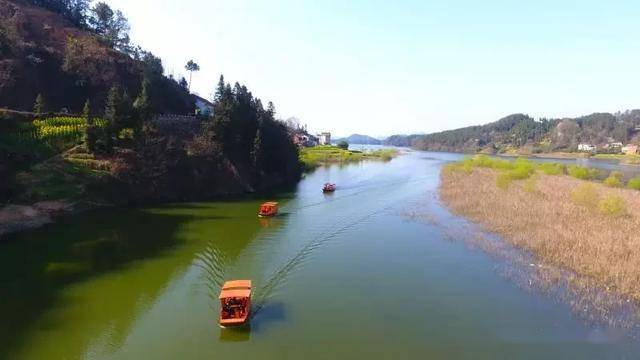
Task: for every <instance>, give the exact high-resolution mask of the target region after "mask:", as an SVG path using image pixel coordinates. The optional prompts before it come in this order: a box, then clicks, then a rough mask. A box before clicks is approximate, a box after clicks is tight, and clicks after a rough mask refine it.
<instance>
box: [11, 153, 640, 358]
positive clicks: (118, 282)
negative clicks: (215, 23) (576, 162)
mask: <svg viewBox="0 0 640 360" xmlns="http://www.w3.org/2000/svg"><path fill="white" fill-rule="evenodd" d="M459 158H460V156H459V155H455V154H436V153H421V152H411V153H409V154H407V155H404V156H401V157H399V158H397V159H395V160H393V161H391V162H389V163H378V162H370V163H360V164H350V165H346V166H342V167H339V166H331V167H326V168H320V169H317V170H316V171H315V172H313V173H311V174H308V175H307V176H306V178H305V179H304V180H303V181H302V182H301V183H300V184H299V186H298V188H297V190H296V191H295V193H294V194H283V195H282V196H275V197H274V199H268V200H277V201H279V202H280V204H281V213H280V215H279V216H278V217H275V218H272V219H259V218H257V216H256V210H257V208H258V206H259V204H260V203H261V202H262V200H267V199H256V200H251V199H248V200H244V201H235V202H224V203H223V202H221V203H203V204H177V205H168V206H162V207H157V208H152V209H138V210H135V209H133V210H132V209H128V210H122V209H110V210H106V211H102V212H99V213H94V214H87V215H84V216H80V217H76V218H74V219H68V220H66V221H64V222H62V223H59V224H56V225H52V226H48V227H46V228H43V229H41V230H38V231H35V232H31V233H28V234H21V235H17V236H14V238H13V239H12V241H10V242H7V243H3V244H0V270H1V271H0V285H1V286H0V316H2V318H3V319H4V320H5V321H3V322H2V324H0V358H8V359H48V358H51V359H63V358H69V359H79V358H88V359H140V358H152V359H178V358H179V359H202V358H261V359H283V358H295V359H299V358H307V359H325V358H347V357H350V358H407V357H415V356H419V357H429V358H447V359H453V358H487V359H494V358H518V357H522V356H521V355H522V354H526V355H527V356H526V357H528V358H584V359H589V358H592V359H599V358H606V357H609V358H612V357H613V358H619V357H624V356H627V357H629V356H628V355H629V354H635V353H637V351H638V350H639V349H638V346H637V343H635V342H632V341H630V340H628V339H626V338H625V337H624V336H623V337H620V336H612V335H610V334H611V333H612V332H610V331H608V330H610V329H606V328H602V327H593V326H592V325H589V324H585V323H583V322H582V321H581V318H580V317H577V316H575V315H573V313H572V312H571V308H570V307H569V306H567V305H565V304H562V303H557V302H554V301H551V300H550V299H548V298H546V297H545V296H541V295H540V294H537V293H533V292H527V291H523V290H522V289H521V288H519V287H518V286H517V285H516V284H514V283H513V282H511V281H506V280H505V279H504V278H503V277H501V276H500V275H499V274H498V273H497V272H496V262H495V260H494V259H492V258H491V257H488V256H486V255H485V253H484V252H482V251H477V250H474V249H469V247H467V246H464V245H461V244H460V242H458V241H449V240H448V238H449V237H454V238H458V237H464V236H467V235H468V234H466V233H465V234H460V233H459V232H451V231H450V229H451V227H452V226H453V227H456V224H457V223H458V222H460V221H462V222H464V220H463V219H459V218H455V217H453V216H452V215H451V214H449V213H448V212H447V211H446V209H443V208H442V207H441V205H440V204H439V202H438V201H437V196H435V194H436V193H437V186H438V181H439V169H440V167H441V166H442V164H443V163H445V162H447V161H450V160H455V159H459ZM328 181H330V182H334V183H336V184H337V185H338V190H337V191H336V192H335V193H333V194H323V193H322V191H321V189H322V185H323V184H324V183H325V182H328ZM416 201H417V202H419V203H421V204H422V203H425V202H426V208H427V210H426V212H425V211H423V212H421V213H420V215H418V213H417V212H416V213H415V214H416V215H415V216H424V218H428V219H433V221H426V222H425V221H412V220H410V219H407V217H406V216H404V215H401V214H405V213H407V212H408V211H409V212H410V211H411V209H410V204H412V203H415V202H416ZM456 229H458V230H459V231H463V232H464V231H465V228H464V227H456ZM454 240H455V239H454ZM230 279H252V280H253V284H254V298H253V304H254V308H253V317H252V319H251V326H250V327H245V328H239V329H220V328H219V327H218V314H219V310H220V304H219V301H218V299H217V297H218V295H219V291H220V287H221V285H222V283H223V282H224V281H226V280H230ZM594 334H596V335H594ZM602 334H606V335H604V336H603V335H602ZM594 339H597V341H598V343H597V344H595V343H594Z"/></svg>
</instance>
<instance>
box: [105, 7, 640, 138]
mask: <svg viewBox="0 0 640 360" xmlns="http://www.w3.org/2000/svg"><path fill="white" fill-rule="evenodd" d="M107 2H108V3H109V4H110V5H112V6H113V7H115V8H117V9H120V10H122V11H123V12H124V13H125V15H126V16H127V17H128V18H129V21H130V23H131V35H132V40H133V42H135V43H137V44H139V45H141V46H142V47H143V48H145V49H148V50H150V51H152V52H153V53H155V54H156V55H158V56H160V57H161V58H162V60H163V62H164V64H165V68H166V69H167V71H168V72H169V73H173V74H174V75H175V76H177V77H179V76H183V75H184V76H187V74H186V71H185V70H184V65H185V64H186V62H187V60H189V59H194V60H196V62H197V63H198V64H199V65H200V67H201V71H200V72H198V73H195V74H194V78H193V86H192V90H193V91H194V92H196V93H198V94H200V95H201V96H203V97H206V98H210V97H211V95H212V93H213V90H214V87H215V85H216V83H217V81H218V77H219V75H220V74H224V75H225V79H226V80H228V81H231V82H236V81H238V82H240V83H243V84H245V85H247V86H248V87H249V88H250V89H252V90H253V91H254V95H256V96H258V97H260V98H261V99H263V101H264V102H266V101H269V100H271V101H273V102H274V103H275V104H276V109H277V111H278V116H279V117H282V118H287V117H290V116H295V117H298V118H299V119H300V120H301V122H302V123H303V124H308V126H309V128H310V130H313V131H324V130H329V131H332V132H333V133H334V134H336V135H349V134H351V133H360V134H368V135H373V136H386V135H392V134H400V133H404V134H408V133H429V132H434V131H439V130H445V129H452V128H458V127H462V126H467V125H475V124H483V123H487V122H491V121H495V120H497V119H499V118H501V117H503V116H506V115H508V114H511V113H518V112H522V113H526V114H529V115H531V116H534V117H536V118H539V117H567V116H569V117H573V116H579V115H585V114H589V113H592V112H615V111H618V110H626V109H632V108H637V107H640V106H639V105H638V102H639V100H640V97H639V94H640V92H639V91H638V90H637V84H639V83H640V71H638V64H640V29H639V28H638V26H637V19H638V16H639V15H640V3H637V2H634V1H609V2H604V1H594V0H585V1H563V2H562V3H560V2H557V1H550V0H542V1H536V2H519V1H506V0H502V1H501V0H488V1H484V2H475V1H472V0H457V1H420V0H408V1H403V2H402V4H394V3H391V2H384V1H367V0H356V1H339V0H331V1H323V2H322V3H320V2H316V1H300V0H280V1H270V2H269V3H267V2H265V1H258V0H244V1H241V0H236V1H219V0H214V1H211V0H181V1H169V0H164V1H157V0H156V1H154V0H136V1H131V0H108V1H107Z"/></svg>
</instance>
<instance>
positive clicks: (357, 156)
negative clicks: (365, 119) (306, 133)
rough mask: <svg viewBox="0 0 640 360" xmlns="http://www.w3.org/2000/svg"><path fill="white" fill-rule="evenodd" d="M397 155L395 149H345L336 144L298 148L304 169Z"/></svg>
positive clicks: (382, 159)
mask: <svg viewBox="0 0 640 360" xmlns="http://www.w3.org/2000/svg"><path fill="white" fill-rule="evenodd" d="M396 156H398V150H396V149H379V150H365V151H359V150H345V149H341V148H339V147H337V146H332V145H322V146H315V147H308V148H303V149H302V150H300V161H301V162H302V163H303V164H304V167H305V169H307V170H310V169H314V168H316V167H318V166H321V165H327V164H336V163H353V162H359V161H364V160H378V161H389V160H391V159H393V158H394V157H396Z"/></svg>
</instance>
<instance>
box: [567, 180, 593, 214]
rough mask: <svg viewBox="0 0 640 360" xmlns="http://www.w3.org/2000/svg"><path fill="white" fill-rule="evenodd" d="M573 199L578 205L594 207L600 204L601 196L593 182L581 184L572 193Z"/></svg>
mask: <svg viewBox="0 0 640 360" xmlns="http://www.w3.org/2000/svg"><path fill="white" fill-rule="evenodd" d="M571 199H572V200H573V201H574V202H575V203H576V204H578V205H582V206H586V207H590V208H592V207H595V206H597V205H598V202H599V201H600V196H599V195H598V191H597V190H596V187H595V186H594V185H593V184H580V185H579V186H578V187H577V188H575V190H573V192H572V193H571Z"/></svg>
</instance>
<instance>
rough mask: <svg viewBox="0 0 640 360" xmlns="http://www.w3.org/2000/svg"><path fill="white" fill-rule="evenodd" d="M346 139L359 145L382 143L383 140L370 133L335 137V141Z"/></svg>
mask: <svg viewBox="0 0 640 360" xmlns="http://www.w3.org/2000/svg"><path fill="white" fill-rule="evenodd" d="M343 140H344V141H346V142H348V143H349V144H358V145H381V144H382V141H381V140H379V139H376V138H374V137H371V136H368V135H360V134H353V135H351V136H348V137H346V138H340V139H335V140H334V141H335V142H340V141H343Z"/></svg>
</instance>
